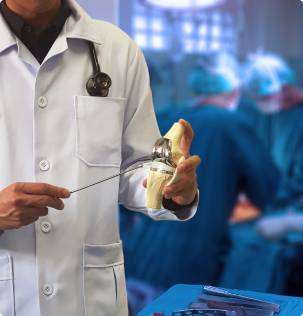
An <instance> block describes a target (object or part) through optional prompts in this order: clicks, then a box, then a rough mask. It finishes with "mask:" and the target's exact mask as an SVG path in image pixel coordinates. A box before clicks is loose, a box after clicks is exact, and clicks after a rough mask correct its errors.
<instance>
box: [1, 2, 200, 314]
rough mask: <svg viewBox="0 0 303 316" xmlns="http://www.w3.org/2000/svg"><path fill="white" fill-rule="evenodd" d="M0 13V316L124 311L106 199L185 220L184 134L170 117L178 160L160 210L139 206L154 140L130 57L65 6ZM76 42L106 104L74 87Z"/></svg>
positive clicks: (82, 75) (82, 79) (112, 32)
mask: <svg viewBox="0 0 303 316" xmlns="http://www.w3.org/2000/svg"><path fill="white" fill-rule="evenodd" d="M0 8H1V14H0V70H1V71H0V152H1V155H0V170H1V173H0V174H1V177H0V188H1V191H0V230H1V231H2V236H1V238H0V314H2V315H4V316H6V315H9V316H12V315H16V316H21V315H22V316H27V315H30V316H40V315H41V316H48V315H49V316H54V315H59V316H61V315H72V316H83V315H86V316H91V315H94V316H96V315H100V316H105V315H106V316H114V315H119V316H120V315H121V316H123V315H127V313H128V312H127V299H126V291H125V281H124V266H123V252H122V244H121V241H120V238H119V231H118V223H117V202H119V203H121V204H124V205H125V206H126V207H127V208H129V209H131V210H134V211H139V212H142V213H144V214H146V215H148V216H150V217H151V218H153V219H155V220H186V219H189V218H191V217H192V216H193V215H194V213H195V211H196V208H197V203H198V202H197V200H198V198H197V184H196V173H195V169H196V167H197V165H198V164H199V163H200V159H199V157H197V156H194V157H190V156H189V153H188V152H189V147H190V143H191V140H192V137H193V132H192V130H191V127H190V125H189V124H188V123H186V122H185V121H181V124H183V125H184V126H185V136H184V137H183V139H182V149H183V151H184V154H185V156H186V158H187V160H186V161H185V162H184V164H183V165H182V166H181V165H180V166H178V170H179V172H181V173H182V177H181V179H180V180H179V181H178V182H177V183H175V184H174V185H172V186H170V187H168V188H166V189H165V197H166V198H167V200H165V203H163V204H165V207H166V208H164V207H163V209H162V210H160V211H157V210H153V209H146V208H145V206H144V205H145V189H144V187H143V185H142V182H143V184H144V185H145V186H146V181H145V180H144V179H146V178H147V174H148V169H149V161H150V152H151V149H152V147H153V144H154V143H155V141H156V140H157V139H158V138H159V137H160V134H159V131H158V127H157V122H156V119H155V115H154V111H153V104H152V96H151V92H150V88H149V79H148V71H147V67H146V64H145V60H144V57H143V54H142V52H141V50H140V49H139V48H138V46H137V45H136V44H135V43H134V42H133V41H132V40H131V39H130V38H129V37H128V36H127V35H125V34H124V33H123V32H122V31H121V30H119V29H118V28H117V27H115V26H113V25H111V24H109V23H106V22H101V21H94V20H92V19H90V18H89V16H88V15H87V14H86V13H85V12H84V11H83V10H82V9H81V8H80V7H79V5H78V4H77V3H76V2H75V1H74V0H67V1H62V2H60V0H6V1H2V2H1V4H0ZM88 41H89V42H91V43H94V45H95V48H96V51H97V57H98V59H99V63H100V66H101V69H102V71H103V72H105V73H107V74H108V75H109V76H110V77H111V79H112V86H111V88H110V90H109V96H108V97H106V98H101V97H92V96H89V95H88V93H87V90H86V82H87V80H88V79H89V78H91V77H92V76H93V67H92V61H91V59H90V54H89V49H88ZM141 163H143V164H144V167H145V168H144V170H143V171H142V170H140V171H136V172H131V173H128V174H126V175H124V176H121V177H120V179H119V178H115V179H112V180H110V181H108V182H106V183H104V184H99V185H97V186H93V187H91V188H89V189H86V190H83V191H80V192H77V193H75V194H73V195H72V196H70V192H69V190H67V189H63V188H68V189H76V188H78V187H81V186H83V185H86V184H90V183H92V182H94V181H97V180H99V179H102V178H104V177H108V176H111V175H113V174H115V173H117V172H119V171H120V170H122V171H124V170H127V169H128V168H133V167H136V166H137V165H139V164H141ZM169 189H170V191H169ZM67 198H68V199H67ZM171 198H173V199H171ZM62 199H66V200H65V207H64V204H63V202H62ZM63 208H64V210H63ZM57 210H63V211H57ZM142 256H144V253H142ZM138 264H140V262H138ZM151 264H152V263H151Z"/></svg>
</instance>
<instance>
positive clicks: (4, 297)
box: [0, 256, 15, 316]
mask: <svg viewBox="0 0 303 316" xmlns="http://www.w3.org/2000/svg"><path fill="white" fill-rule="evenodd" d="M0 315H5V316H6V315H7V316H14V315H15V307H14V286H13V271H12V259H11V257H9V256H1V257H0Z"/></svg>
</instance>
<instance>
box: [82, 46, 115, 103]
mask: <svg viewBox="0 0 303 316" xmlns="http://www.w3.org/2000/svg"><path fill="white" fill-rule="evenodd" d="M88 45H89V49H90V54H91V58H92V62H93V68H94V77H93V78H90V79H89V80H88V82H87V84H86V90H87V92H88V94H89V95H91V96H93V97H107V96H108V93H109V88H110V87H111V85H112V80H111V78H110V76H109V75H107V74H106V73H104V72H101V70H100V65H99V62H98V58H97V54H96V50H95V46H94V44H93V43H91V42H88Z"/></svg>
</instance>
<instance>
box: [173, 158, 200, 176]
mask: <svg viewBox="0 0 303 316" xmlns="http://www.w3.org/2000/svg"><path fill="white" fill-rule="evenodd" d="M200 163H201V159H200V157H199V156H192V157H189V158H188V159H186V160H184V161H183V162H181V163H179V164H178V166H177V169H178V172H179V173H186V172H190V171H191V170H195V169H196V168H197V167H198V166H199V165H200Z"/></svg>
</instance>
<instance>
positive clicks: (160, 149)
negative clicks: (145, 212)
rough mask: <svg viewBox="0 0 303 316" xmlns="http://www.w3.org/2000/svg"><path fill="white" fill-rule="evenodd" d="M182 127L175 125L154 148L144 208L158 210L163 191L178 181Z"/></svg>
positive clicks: (181, 155) (181, 154) (181, 156)
mask: <svg viewBox="0 0 303 316" xmlns="http://www.w3.org/2000/svg"><path fill="white" fill-rule="evenodd" d="M183 133H184V126H183V125H181V124H179V123H175V124H174V125H173V127H172V128H171V129H170V131H169V132H168V133H167V134H166V135H165V136H164V137H163V138H160V139H159V140H158V141H157V142H156V144H155V147H154V151H153V155H152V159H153V162H152V164H151V170H150V171H149V176H148V179H147V192H146V205H145V206H146V207H148V208H153V209H157V210H160V209H161V208H162V201H163V193H162V192H163V189H164V187H165V186H167V185H170V184H172V183H174V182H176V181H178V180H179V178H180V174H179V173H178V172H177V165H178V164H179V163H180V162H182V161H183V160H185V158H184V157H183V153H182V151H181V149H180V143H181V139H182V136H183Z"/></svg>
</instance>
